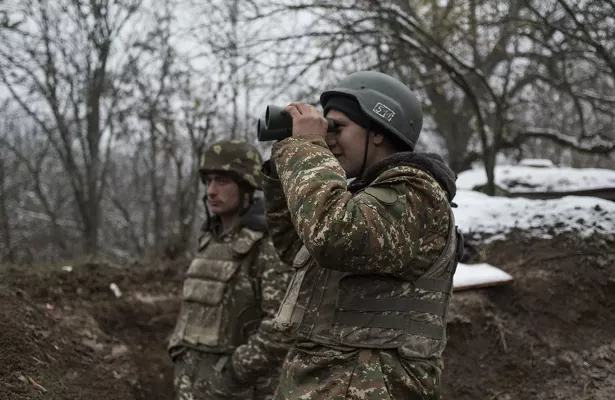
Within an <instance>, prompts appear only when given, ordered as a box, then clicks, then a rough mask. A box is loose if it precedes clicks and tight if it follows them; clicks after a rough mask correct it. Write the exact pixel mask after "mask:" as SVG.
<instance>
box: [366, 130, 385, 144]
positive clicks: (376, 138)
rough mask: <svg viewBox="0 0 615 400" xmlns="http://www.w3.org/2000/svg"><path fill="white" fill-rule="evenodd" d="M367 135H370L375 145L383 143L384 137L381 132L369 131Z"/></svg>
mask: <svg viewBox="0 0 615 400" xmlns="http://www.w3.org/2000/svg"><path fill="white" fill-rule="evenodd" d="M369 135H370V136H371V137H372V142H373V143H374V144H375V145H376V146H380V145H381V144H383V143H384V140H385V138H384V135H383V134H382V133H378V132H374V131H370V132H369Z"/></svg>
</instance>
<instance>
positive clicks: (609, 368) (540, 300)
mask: <svg viewBox="0 0 615 400" xmlns="http://www.w3.org/2000/svg"><path fill="white" fill-rule="evenodd" d="M614 249H615V235H595V236H591V237H585V238H580V237H578V236H575V235H572V234H570V235H561V236H557V237H555V238H552V239H536V238H527V237H526V236H524V235H523V234H522V233H520V232H517V233H514V234H512V235H510V236H509V237H508V238H507V239H506V240H505V241H499V242H493V243H491V244H489V245H486V246H481V245H480V244H478V251H477V253H476V256H477V257H478V255H480V257H478V258H480V259H476V260H474V261H476V262H482V261H485V262H489V263H491V264H493V265H496V266H498V267H500V268H502V269H504V270H505V271H506V272H508V273H510V274H511V275H513V277H514V278H515V281H514V283H513V284H512V285H509V286H503V287H496V288H488V289H481V290H476V291H468V292H459V293H455V294H454V295H453V300H452V302H451V310H450V314H449V320H450V323H449V344H448V347H447V349H446V351H445V353H444V354H445V370H444V375H443V381H444V393H443V398H444V399H455V400H475V399H489V400H515V399H539V400H556V399H558V400H559V399H585V400H589V399H592V400H612V399H615V250H614ZM477 257H474V258H477ZM186 265H187V263H186V262H185V261H181V262H176V263H175V264H174V265H164V266H153V265H131V266H125V267H114V266H109V265H105V264H85V265H79V266H74V267H73V268H72V269H71V271H70V272H69V271H65V270H62V269H61V268H59V267H58V268H54V269H45V270H42V269H38V270H33V269H31V268H30V269H23V268H20V269H15V268H13V269H9V270H7V271H5V272H4V273H2V274H1V275H2V276H1V277H0V278H1V279H0V281H2V282H3V284H4V285H5V286H2V287H0V349H1V353H0V399H2V400H4V399H7V400H14V399H15V400H20V399H39V398H40V399H53V400H56V399H58V400H59V399H79V400H81V399H86V400H89V399H119V400H145V399H148V400H149V399H151V400H163V399H164V400H168V399H170V398H172V393H173V388H172V364H171V362H170V360H169V357H168V355H167V352H166V349H165V341H166V338H167V335H168V334H169V333H170V332H171V330H172V328H173V325H174V323H175V318H176V316H177V312H178V307H179V302H178V300H177V298H178V293H179V289H180V287H181V279H182V273H183V271H184V269H185V267H186ZM112 283H115V285H117V288H119V290H120V291H121V296H120V297H116V295H115V294H114V292H113V290H112V289H111V288H110V285H111V284H112Z"/></svg>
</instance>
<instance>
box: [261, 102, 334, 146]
mask: <svg viewBox="0 0 615 400" xmlns="http://www.w3.org/2000/svg"><path fill="white" fill-rule="evenodd" d="M325 119H326V120H327V122H328V123H329V125H328V126H327V132H335V130H336V129H337V122H336V121H335V120H333V119H331V118H325ZM256 129H257V137H258V141H259V142H269V141H272V140H282V139H285V138H287V137H289V136H292V134H293V119H292V117H291V116H290V115H289V114H288V113H287V112H285V111H282V107H278V106H271V105H270V106H267V111H265V119H262V118H259V120H258V125H257V127H256Z"/></svg>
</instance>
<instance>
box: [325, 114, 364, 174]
mask: <svg viewBox="0 0 615 400" xmlns="http://www.w3.org/2000/svg"><path fill="white" fill-rule="evenodd" d="M327 117H328V118H332V119H334V120H336V121H337V122H338V124H339V128H338V130H337V131H336V132H329V133H327V136H326V142H327V146H329V149H330V150H331V152H332V153H333V155H334V156H335V158H337V161H338V162H339V163H340V165H341V166H342V168H343V169H344V171H345V172H346V177H347V178H355V177H356V176H357V175H358V174H359V173H360V172H361V166H362V165H363V157H364V153H365V137H366V135H367V134H368V132H367V129H365V128H363V127H362V126H360V125H357V124H356V123H355V122H353V121H352V120H351V119H350V118H348V117H347V116H346V114H344V113H343V112H341V111H338V110H330V111H329V112H328V113H327Z"/></svg>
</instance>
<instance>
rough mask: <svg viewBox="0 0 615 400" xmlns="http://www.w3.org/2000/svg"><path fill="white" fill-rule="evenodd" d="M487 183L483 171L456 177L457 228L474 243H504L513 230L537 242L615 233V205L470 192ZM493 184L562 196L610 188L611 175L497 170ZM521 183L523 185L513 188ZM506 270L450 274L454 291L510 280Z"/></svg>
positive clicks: (476, 268) (465, 269) (464, 268)
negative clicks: (567, 234)
mask: <svg viewBox="0 0 615 400" xmlns="http://www.w3.org/2000/svg"><path fill="white" fill-rule="evenodd" d="M485 182H486V177H485V173H484V171H483V170H482V169H479V170H471V171H466V172H464V173H462V174H460V175H459V179H458V181H457V183H458V187H459V189H460V190H459V191H458V192H457V196H456V197H455V199H454V202H455V203H456V204H457V205H458V207H457V208H454V209H453V210H454V213H455V219H456V221H455V222H456V224H457V225H458V226H459V229H460V230H461V231H462V232H463V233H465V234H469V236H470V237H472V238H473V239H479V240H480V241H482V242H487V241H492V240H495V239H504V238H505V237H506V234H508V233H509V232H510V231H512V230H513V229H519V230H522V231H524V232H525V233H526V234H528V235H530V236H534V237H537V238H550V237H552V236H553V235H556V234H559V233H564V232H575V233H578V234H579V235H580V236H581V237H586V236H590V235H592V234H593V233H602V234H611V235H615V202H613V201H608V200H603V199H600V198H596V197H585V196H565V197H562V198H559V199H551V200H533V199H526V198H509V197H491V196H487V195H486V194H483V193H480V192H476V191H472V190H470V189H471V188H472V187H474V186H476V185H481V184H484V183H485ZM496 182H497V183H498V185H500V186H503V187H504V188H506V189H512V190H511V191H551V192H567V191H574V190H583V189H596V188H607V187H615V171H612V170H604V169H594V168H592V169H574V168H555V167H545V168H537V167H529V166H498V167H497V168H496ZM515 182H522V183H525V184H526V185H524V186H520V185H518V184H517V185H516V184H515ZM511 280H512V277H511V276H510V275H508V274H507V273H506V272H504V271H502V270H500V269H498V268H497V266H495V267H494V266H491V265H488V264H475V265H465V264H459V266H458V268H457V272H456V273H455V276H454V287H455V290H457V291H459V290H467V289H472V288H476V287H483V286H492V285H498V284H502V283H506V282H510V281H511Z"/></svg>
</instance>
